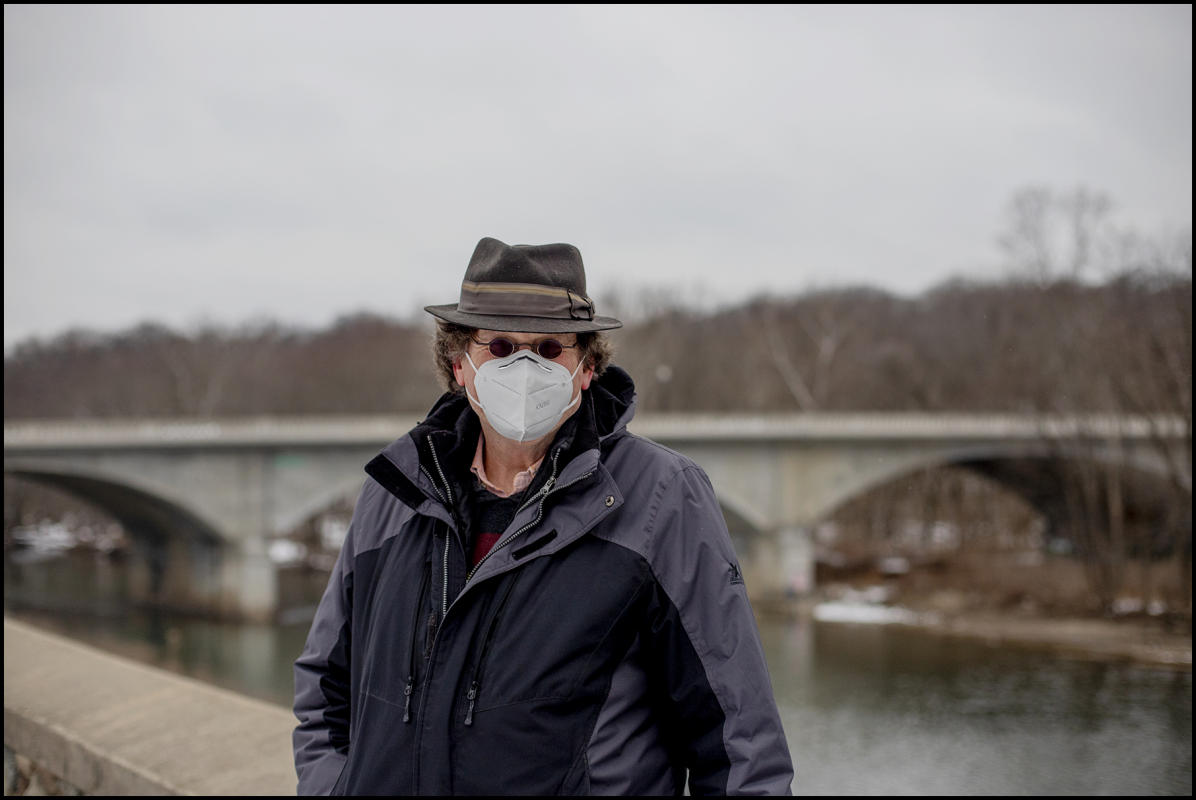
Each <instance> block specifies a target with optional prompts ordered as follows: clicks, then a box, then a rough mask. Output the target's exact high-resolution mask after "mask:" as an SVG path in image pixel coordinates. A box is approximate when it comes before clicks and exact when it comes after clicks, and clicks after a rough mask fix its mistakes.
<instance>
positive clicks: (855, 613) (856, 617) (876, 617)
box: [814, 603, 918, 625]
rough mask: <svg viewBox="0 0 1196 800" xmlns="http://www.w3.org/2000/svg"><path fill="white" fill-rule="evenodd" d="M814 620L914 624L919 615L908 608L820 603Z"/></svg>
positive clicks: (815, 610)
mask: <svg viewBox="0 0 1196 800" xmlns="http://www.w3.org/2000/svg"><path fill="white" fill-rule="evenodd" d="M814 619H816V620H819V621H821V622H858V623H867V624H871V625H886V624H893V623H914V622H917V621H918V615H917V614H915V613H914V612H913V611H910V610H909V609H908V608H898V607H895V606H881V605H860V604H858V603H819V604H818V605H816V606H815V607H814Z"/></svg>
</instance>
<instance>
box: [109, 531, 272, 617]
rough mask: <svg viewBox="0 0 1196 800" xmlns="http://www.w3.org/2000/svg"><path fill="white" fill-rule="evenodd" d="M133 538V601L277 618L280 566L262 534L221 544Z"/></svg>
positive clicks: (225, 614)
mask: <svg viewBox="0 0 1196 800" xmlns="http://www.w3.org/2000/svg"><path fill="white" fill-rule="evenodd" d="M133 542H134V544H133V557H132V558H131V559H130V563H129V564H128V585H127V592H128V598H129V600H130V601H131V602H133V603H135V604H138V605H146V606H151V607H158V608H168V609H171V610H175V611H182V612H185V613H193V614H200V615H213V616H217V617H221V618H225V619H232V620H241V621H252V622H269V621H271V620H272V619H273V618H274V615H275V613H276V611H277V608H278V575H277V572H278V570H277V568H276V567H275V566H274V564H273V562H271V561H270V559H269V557H268V555H267V553H266V546H265V542H264V540H263V539H261V538H260V537H254V538H253V539H250V540H245V541H242V542H238V543H233V544H228V545H218V544H212V543H208V542H200V541H194V540H186V539H184V538H182V537H179V536H138V535H137V534H134V535H133Z"/></svg>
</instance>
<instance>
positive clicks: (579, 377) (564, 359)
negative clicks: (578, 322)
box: [453, 329, 594, 435]
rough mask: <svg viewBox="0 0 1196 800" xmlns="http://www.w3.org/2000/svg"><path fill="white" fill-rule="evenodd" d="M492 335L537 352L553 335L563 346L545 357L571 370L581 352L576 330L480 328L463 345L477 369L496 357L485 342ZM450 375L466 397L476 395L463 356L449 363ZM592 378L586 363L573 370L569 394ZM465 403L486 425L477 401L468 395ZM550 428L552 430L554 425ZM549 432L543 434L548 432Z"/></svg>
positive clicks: (585, 386) (522, 348)
mask: <svg viewBox="0 0 1196 800" xmlns="http://www.w3.org/2000/svg"><path fill="white" fill-rule="evenodd" d="M494 339H506V340H508V341H510V342H512V343H513V344H514V345H515V346H516V347H517V348H518V351H524V350H529V349H530V350H531V351H532V352H533V353H536V354H537V355H540V353H539V351H538V349H537V348H539V347H540V346H541V345H542V343H543V342H545V341H547V340H549V339H555V340H556V341H557V342H560V344H561V345H563V347H562V349H561V352H560V355H558V356H556V357H555V358H551V359H549V360H550V361H554V362H556V363H557V364H560V365H561V366H563V367H565V368H566V369H568V370H569V372H573V370H575V369H577V364H578V362H579V361H580V360H581V353H580V351H579V350H578V349H577V346H576V345H577V334H575V333H515V332H511V331H491V330H485V329H483V330H477V331H474V334H473V338H472V340H471V341H470V343H469V346H468V347H467V348H466V349H467V350H468V351H469V357H470V358H471V359H473V363H474V364H475V365H477V367H478V369H481V367H482V365H483V364H485V363H486V362H487V361H492V360H494V359H495V358H496V356H494V355H493V354H492V353H491V352H490V348H489V346H488V345H489V343H490V342H491V341H493V340H494ZM479 342H482V343H483V344H478V343H479ZM453 375H454V377H456V379H457V383H458V384H459V385H461V386H464V387H465V388H466V389H467V390H468V395H467V397H477V396H478V393H477V390H476V389H475V388H474V385H473V380H474V375H475V373H474V370H473V367H471V366H469V362H468V361H466V360H465V358H464V357H462V358H458V359H457V360H456V361H455V362H454V363H453ZM593 378H594V370H593V369H591V368H590V367H583V368H582V369H579V370H577V374H576V375H574V376H573V396H574V397H576V396H577V394H578V392H581V391H584V390H586V389H588V388H590V381H591V380H593ZM469 404H470V405H471V406H472V407H473V410H474V411H475V412H476V413H477V415H478V416H479V417H480V418H481V420H482V422H483V424H484V425H485V426H486V428H487V429H489V428H490V425H489V423H488V422H487V420H486V415H485V413H484V412H483V411H482V409H481V408H479V407H478V404H477V403H475V402H473V400H472V399H471V400H470V401H469ZM576 410H577V406H574V407H573V408H572V409H571V410H570V411H569V413H567V414H566V415H565V416H564V417H562V418H561V422H562V423H563V422H564V421H565V420H566V419H568V418H569V417H570V416H572V414H573V412H574V411H576ZM556 427H558V428H559V427H560V425H557V426H556ZM552 432H555V428H554V429H553V431H552ZM552 432H550V433H549V434H546V435H551V433H552Z"/></svg>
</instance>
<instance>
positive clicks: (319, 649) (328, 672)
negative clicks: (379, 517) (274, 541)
mask: <svg viewBox="0 0 1196 800" xmlns="http://www.w3.org/2000/svg"><path fill="white" fill-rule="evenodd" d="M353 531H354V524H353V523H350V525H349V531H348V533H347V534H346V535H345V541H344V543H343V545H342V546H341V552H340V555H338V556H337V559H336V565H335V566H334V567H333V568H332V575H331V576H330V577H329V579H328V588H326V589H325V590H324V596H323V598H322V599H321V600H320V604H319V606H318V607H317V609H316V615H315V618H314V619H313V620H312V625H311V631H310V632H309V633H308V635H307V642H306V644H305V645H304V647H303V652H302V653H301V654H300V656H299V658H298V659H296V661H295V706H294V711H295V716H296V717H297V718H298V720H299V725H298V727H296V728H295V732H294V734H293V736H292V741H293V744H294V748H295V771H296V773H297V774H298V776H299V785H298V794H301V795H303V794H329V793H331V791H332V789H333V788H334V786H335V784H336V782H337V779H338V778H339V777H340V774H341V771H342V770H343V769H344V767H345V764H346V762H347V761H348V756H349V709H350V700H351V697H350V691H349V687H350V677H349V676H350V672H349V653H350V633H351V630H352V626H351V613H350V612H351V609H352V595H353V573H352V558H351V554H352V552H353V539H354V537H353Z"/></svg>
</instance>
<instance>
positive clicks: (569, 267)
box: [424, 237, 623, 333]
mask: <svg viewBox="0 0 1196 800" xmlns="http://www.w3.org/2000/svg"><path fill="white" fill-rule="evenodd" d="M424 310H425V311H427V312H428V313H429V314H432V315H434V316H436V317H439V318H440V319H443V320H445V321H446V322H455V323H456V324H458V325H465V326H467V327H470V328H484V329H487V330H492V331H513V332H519V333H585V332H586V331H603V330H609V329H611V328H621V327H623V323H622V322H620V321H619V320H617V319H615V318H614V317H599V316H597V315H596V314H594V301H593V300H591V299H590V296H589V295H588V294H586V271H585V267H584V266H583V265H582V262H581V251H580V250H578V249H577V248H576V247H574V246H573V245H571V244H539V245H529V244H516V245H509V244H504V243H503V242H500V241H499V240H498V239H492V238H490V237H485V238H483V239H482V240H481V241H479V242H478V246H477V247H475V248H474V251H473V256H472V257H471V258H470V259H469V266H468V267H467V268H466V269H465V279H464V280H463V281H461V299H460V300H459V301H458V302H456V303H450V304H448V305H441V306H424Z"/></svg>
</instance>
